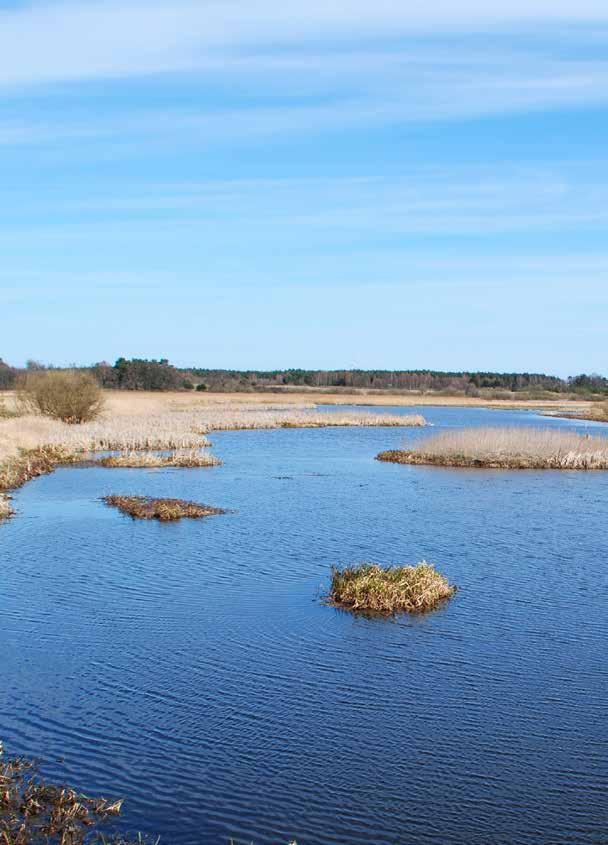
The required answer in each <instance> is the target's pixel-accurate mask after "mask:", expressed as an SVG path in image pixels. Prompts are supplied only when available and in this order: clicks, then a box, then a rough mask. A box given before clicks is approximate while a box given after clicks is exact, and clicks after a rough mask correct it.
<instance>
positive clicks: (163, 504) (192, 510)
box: [103, 496, 226, 522]
mask: <svg viewBox="0 0 608 845" xmlns="http://www.w3.org/2000/svg"><path fill="white" fill-rule="evenodd" d="M103 501H104V502H105V503H106V505H110V507H113V508H118V510H120V511H122V513H126V514H128V515H129V516H132V517H133V519H159V520H160V521H161V522H170V521H173V520H176V519H182V518H184V517H185V518H188V519H200V518H201V517H203V516H213V515H215V514H222V513H226V511H224V510H222V509H221V508H212V507H211V506H210V505H200V504H197V503H196V502H188V501H186V500H185V499H152V498H150V497H148V496H104V497H103Z"/></svg>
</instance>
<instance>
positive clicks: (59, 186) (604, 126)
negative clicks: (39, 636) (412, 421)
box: [0, 0, 608, 375]
mask: <svg viewBox="0 0 608 845" xmlns="http://www.w3.org/2000/svg"><path fill="white" fill-rule="evenodd" d="M607 48H608V4H607V3H605V2H604V0H603V1H602V2H599V0H579V2H577V3H572V2H571V0H568V2H565V0H553V2H549V1H548V0H536V2H535V3H530V2H529V0H528V2H523V0H511V2H508V3H507V2H506V0H496V2H494V3H492V4H489V3H487V2H484V3H482V2H481V0H459V2H455V1H453V0H443V2H441V1H440V0H437V2H435V3H429V2H428V0H426V2H419V0H411V2H407V0H400V1H399V2H398V1H397V0H392V1H391V2H388V0H376V2H374V3H370V2H369V0H366V1H365V2H364V1H363V0H334V2H331V0H323V2H321V0H309V2H307V3H305V4H303V3H301V2H297V3H296V2H289V0H288V2H286V1H285V0H282V2H281V3H279V2H278V0H247V2H245V1H244V0H239V2H233V0H224V1H223V2H214V0H146V2H140V0H121V2H115V0H104V2H99V3H97V2H90V0H87V2H74V0H73V1H72V2H56V0H49V1H48V2H38V0H33V2H28V3H24V2H17V0H14V1H13V2H4V3H3V2H1V0H0V185H1V188H2V198H3V202H2V204H1V206H0V224H1V225H0V255H1V256H2V261H1V262H0V308H1V322H0V327H1V328H0V356H2V357H3V358H4V359H5V360H8V361H10V362H12V363H16V364H21V363H23V362H24V361H25V360H26V359H27V358H30V357H31V358H36V359H40V360H43V361H47V362H53V363H56V364H67V363H71V362H77V363H87V362H93V361H97V360H101V359H107V360H114V359H115V358H116V357H118V356H119V355H125V356H127V357H130V356H137V357H168V358H170V359H171V360H172V361H174V362H175V363H177V364H197V365H200V366H209V367H235V368H275V367H297V366H302V367H315V368H338V367H360V368H390V369H393V368H395V369H401V368H403V369H406V368H433V369H450V370H459V369H488V370H490V369H492V370H506V371H512V370H535V371H541V370H542V371H548V372H554V373H558V374H561V375H565V374H572V373H576V372H580V371H587V372H590V371H600V372H608V355H607V351H606V350H607V349H608V344H607V343H606V334H607V332H606V325H607V322H608V239H607V237H606V233H607V229H608V168H607V163H608V150H607V147H606V138H607V134H608V111H607V109H608V49H607Z"/></svg>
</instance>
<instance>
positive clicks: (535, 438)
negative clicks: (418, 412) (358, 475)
mask: <svg viewBox="0 0 608 845" xmlns="http://www.w3.org/2000/svg"><path fill="white" fill-rule="evenodd" d="M377 458H378V460H380V461H391V462H393V463H399V464H431V465H435V466H451V467H473V468H474V467H480V468H489V469H570V470H598V469H608V439H607V438H604V437H591V436H590V435H586V434H577V433H575V432H570V431H563V430H560V429H538V428H470V429H463V430H461V431H449V432H445V433H442V434H437V435H434V436H433V437H430V438H428V439H426V440H424V441H422V442H421V443H419V444H418V445H416V446H415V447H414V448H413V449H410V450H393V451H389V452H381V453H380V454H379V455H378V456H377Z"/></svg>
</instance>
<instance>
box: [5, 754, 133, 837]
mask: <svg viewBox="0 0 608 845" xmlns="http://www.w3.org/2000/svg"><path fill="white" fill-rule="evenodd" d="M121 805H122V801H112V800H110V801H108V800H107V799H105V798H89V797H88V796H86V795H81V794H79V793H77V792H75V791H74V790H73V789H69V788H68V787H66V786H55V785H52V784H48V783H45V782H44V781H43V780H41V779H40V778H39V777H38V773H37V769H36V766H35V764H34V763H32V762H31V761H29V760H25V759H22V758H20V757H17V758H15V757H13V758H5V757H4V756H3V753H2V744H1V743H0V842H1V843H2V845H84V843H85V842H88V841H90V840H91V839H92V838H93V837H94V836H95V835H97V837H99V838H100V839H101V840H102V841H103V834H104V833H105V834H107V833H108V832H109V831H108V822H109V820H110V819H111V818H113V817H115V816H117V815H118V814H119V813H120V809H121ZM121 841H122V842H123V843H124V840H121Z"/></svg>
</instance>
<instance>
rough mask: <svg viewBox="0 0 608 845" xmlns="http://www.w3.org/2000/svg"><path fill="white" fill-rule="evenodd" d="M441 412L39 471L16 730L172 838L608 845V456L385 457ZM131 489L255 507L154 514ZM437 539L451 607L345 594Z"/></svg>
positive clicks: (2, 591)
mask: <svg viewBox="0 0 608 845" xmlns="http://www.w3.org/2000/svg"><path fill="white" fill-rule="evenodd" d="M375 410H376V409H374V412H375ZM385 410H386V411H390V412H399V410H400V409H388V408H387V409H385ZM402 410H403V412H412V409H402ZM414 410H415V409H414ZM328 412H329V411H328ZM421 412H422V413H424V414H425V416H426V417H427V419H429V420H430V421H431V422H433V423H434V425H435V430H440V429H443V428H445V427H448V426H450V427H453V426H456V427H459V426H465V425H467V426H468V425H536V426H539V425H540V426H543V425H547V426H565V427H568V428H577V429H579V430H580V429H585V430H589V431H591V430H592V429H593V433H594V434H602V433H603V434H606V433H608V427H604V428H602V426H601V425H596V426H593V425H589V424H585V423H581V422H578V423H576V422H571V421H565V420H554V419H541V418H539V417H537V416H535V415H533V414H531V413H528V412H508V411H504V412H503V411H495V410H477V409H462V408H424V409H421ZM427 433H428V431H424V430H412V429H394V428H386V429H383V428H352V429H348V428H340V429H319V430H277V431H259V432H226V433H217V434H214V435H213V436H212V440H213V452H214V453H215V454H217V455H218V456H219V457H221V458H222V459H223V461H224V466H223V467H220V468H214V469H196V470H191V469H183V470H180V469H168V470H120V469H111V470H110V469H102V468H87V469H61V470H59V471H57V472H55V473H54V474H53V475H50V476H47V477H44V478H40V479H37V480H35V481H33V482H31V483H30V484H28V485H27V486H26V487H24V488H23V489H22V490H20V491H18V492H17V493H16V495H15V502H14V504H15V505H16V507H17V509H18V511H19V515H18V516H17V517H16V518H15V519H13V520H12V521H10V522H8V523H6V524H4V525H2V526H0V644H1V649H2V650H1V652H0V655H1V656H0V667H1V678H0V738H2V739H3V740H4V742H5V745H6V747H7V750H8V751H9V752H12V753H19V754H27V755H32V756H38V757H41V758H42V759H43V761H44V764H43V771H44V773H45V774H46V775H49V776H51V777H54V778H59V779H60V780H63V781H66V782H68V783H70V784H71V785H73V786H75V787H77V788H79V789H82V790H83V791H85V792H88V793H104V794H108V795H112V796H114V795H115V796H125V797H126V799H127V800H126V804H125V811H126V812H125V813H124V818H123V821H122V825H123V827H124V829H125V830H129V831H142V832H145V833H150V834H161V837H162V838H161V843H162V842H165V843H167V845H199V844H200V845H207V843H209V844H210V843H226V841H227V839H228V838H229V837H233V838H234V839H235V840H238V841H241V840H242V841H246V842H251V841H254V842H255V843H256V844H257V845H270V844H271V843H272V845H283V843H286V842H287V841H288V839H289V838H291V837H295V838H296V839H297V841H298V843H299V845H329V843H340V844H341V845H369V843H376V845H489V844H490V843H491V845H575V844H576V843H580V844H581V845H592V843H593V845H606V843H608V656H607V646H608V518H607V517H608V472H589V473H585V472H559V471H544V472H535V471H520V472H510V471H484V470H472V471H469V470H454V469H439V468H425V467H408V466H397V465H392V464H383V463H379V462H377V461H375V460H374V456H375V455H376V454H377V453H378V452H379V451H381V450H383V449H388V448H396V447H399V446H401V445H402V444H403V442H404V441H406V440H407V441H408V442H412V441H413V440H415V439H417V438H420V437H423V436H425V434H427ZM109 493H125V494H129V493H132V494H145V495H152V496H177V497H182V498H188V499H194V500H196V501H201V502H205V503H209V504H212V505H216V506H220V507H224V508H228V509H231V511H232V512H231V513H229V514H227V515H225V516H217V517H211V518H208V519H206V520H201V521H189V520H184V521H182V522H180V523H176V524H159V523H156V522H136V521H132V520H131V519H130V518H128V517H126V516H123V515H121V514H120V513H119V512H118V511H115V510H113V509H110V508H108V507H106V506H105V505H104V504H103V503H102V502H100V501H99V499H100V497H101V496H103V495H105V494H109ZM423 558H424V559H426V560H429V561H432V562H433V563H436V564H437V566H438V568H439V569H440V570H441V571H443V572H444V573H445V574H446V575H447V576H448V577H449V579H450V580H451V581H452V582H453V583H455V584H457V585H458V587H459V591H458V592H457V594H456V596H455V598H454V599H452V601H451V602H449V603H448V604H447V605H445V606H444V607H443V608H442V609H440V610H439V611H437V612H435V613H433V614H430V615H427V616H425V617H417V618H412V617H407V616H401V617H399V618H396V619H394V620H379V619H365V618H360V617H359V618H358V617H355V616H353V615H351V614H349V613H347V612H343V611H339V610H337V609H335V608H332V607H329V606H326V605H325V604H324V603H323V601H322V593H323V590H324V589H325V588H326V587H327V583H328V574H329V570H330V567H331V565H332V564H344V563H350V562H354V561H362V560H374V561H378V562H380V563H405V562H416V561H419V560H421V559H423Z"/></svg>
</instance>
